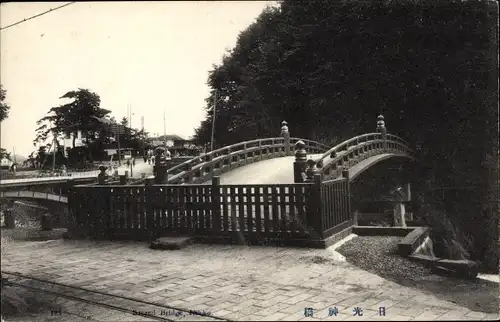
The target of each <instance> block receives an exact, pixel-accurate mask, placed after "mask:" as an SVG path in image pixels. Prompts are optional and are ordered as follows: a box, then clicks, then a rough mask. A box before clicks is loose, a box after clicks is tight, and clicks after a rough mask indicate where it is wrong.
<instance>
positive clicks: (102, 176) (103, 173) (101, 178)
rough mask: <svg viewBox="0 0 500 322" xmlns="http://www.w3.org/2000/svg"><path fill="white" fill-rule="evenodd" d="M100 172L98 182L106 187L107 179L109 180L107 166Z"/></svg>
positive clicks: (100, 168)
mask: <svg viewBox="0 0 500 322" xmlns="http://www.w3.org/2000/svg"><path fill="white" fill-rule="evenodd" d="M99 170H100V171H101V172H100V173H99V174H98V175H97V182H98V183H99V184H100V185H104V184H106V178H107V174H106V167H105V166H100V167H99Z"/></svg>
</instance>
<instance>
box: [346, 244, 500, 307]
mask: <svg viewBox="0 0 500 322" xmlns="http://www.w3.org/2000/svg"><path fill="white" fill-rule="evenodd" d="M400 239H401V238H400V237H387V236H370V237H367V236H366V237H365V236H360V237H356V238H354V239H352V240H351V241H349V242H347V243H345V244H344V245H342V246H341V247H339V248H338V249H337V251H338V252H339V253H341V254H342V255H344V256H345V257H346V260H347V262H349V263H351V264H353V265H355V266H358V267H360V268H362V269H364V270H366V271H368V272H371V273H374V274H377V275H379V276H381V277H383V278H386V279H388V280H390V281H393V282H395V283H397V284H400V285H403V286H407V287H412V288H416V289H419V290H423V291H427V292H430V293H433V294H434V295H435V296H437V297H439V298H440V299H442V300H445V301H449V302H452V303H455V304H457V305H460V306H462V307H466V308H468V309H469V310H473V311H478V312H484V313H498V307H499V299H498V289H499V284H498V283H495V282H490V281H485V280H480V279H476V280H463V279H458V278H452V277H445V276H439V275H436V274H433V273H432V272H431V270H430V268H427V267H425V266H424V265H423V264H421V263H417V262H415V261H412V260H409V259H407V258H403V257H401V256H400V255H398V254H397V243H398V242H399V241H400Z"/></svg>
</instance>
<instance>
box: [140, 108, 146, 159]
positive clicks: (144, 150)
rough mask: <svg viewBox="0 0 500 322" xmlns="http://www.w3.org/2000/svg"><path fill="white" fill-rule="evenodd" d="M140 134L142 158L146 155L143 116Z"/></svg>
mask: <svg viewBox="0 0 500 322" xmlns="http://www.w3.org/2000/svg"><path fill="white" fill-rule="evenodd" d="M141 132H142V155H143V156H144V155H145V154H146V149H145V147H144V145H145V144H144V143H145V142H144V139H145V138H144V116H141Z"/></svg>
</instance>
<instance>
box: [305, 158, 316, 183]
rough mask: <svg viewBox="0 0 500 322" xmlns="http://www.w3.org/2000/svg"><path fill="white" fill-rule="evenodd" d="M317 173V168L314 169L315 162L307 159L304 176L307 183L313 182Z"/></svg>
mask: <svg viewBox="0 0 500 322" xmlns="http://www.w3.org/2000/svg"><path fill="white" fill-rule="evenodd" d="M317 173H319V170H318V168H317V167H316V161H314V160H312V159H309V160H307V170H306V176H307V179H306V181H307V182H313V181H314V175H316V174H317Z"/></svg>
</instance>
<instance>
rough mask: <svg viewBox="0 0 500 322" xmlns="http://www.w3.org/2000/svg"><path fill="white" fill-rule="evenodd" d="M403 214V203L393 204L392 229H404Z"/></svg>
mask: <svg viewBox="0 0 500 322" xmlns="http://www.w3.org/2000/svg"><path fill="white" fill-rule="evenodd" d="M405 214H406V209H405V205H404V203H402V202H398V203H396V204H394V211H393V226H394V227H406V220H405Z"/></svg>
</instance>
